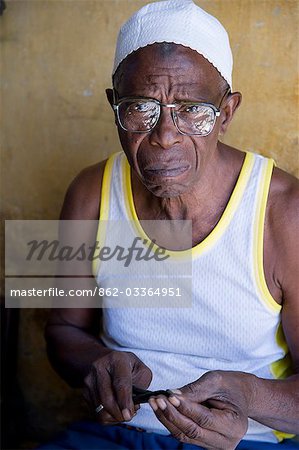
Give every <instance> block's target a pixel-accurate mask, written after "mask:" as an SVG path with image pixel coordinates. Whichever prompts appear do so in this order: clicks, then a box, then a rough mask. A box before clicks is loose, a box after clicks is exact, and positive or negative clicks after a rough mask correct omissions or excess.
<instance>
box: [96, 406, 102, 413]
mask: <svg viewBox="0 0 299 450" xmlns="http://www.w3.org/2000/svg"><path fill="white" fill-rule="evenodd" d="M102 409H104V406H103V405H99V406H97V407H96V409H95V413H96V414H99V413H100V412H101V411H102Z"/></svg>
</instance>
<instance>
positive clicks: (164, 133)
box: [149, 106, 184, 149]
mask: <svg viewBox="0 0 299 450" xmlns="http://www.w3.org/2000/svg"><path fill="white" fill-rule="evenodd" d="M183 137H184V136H183V135H182V134H180V133H179V132H178V130H177V128H176V126H175V124H174V121H173V118H172V114H171V108H169V107H165V106H162V107H161V113H160V117H159V120H158V123H157V125H156V126H155V128H154V129H153V131H152V132H151V133H150V137H149V141H150V144H151V145H152V146H154V147H155V146H156V147H161V148H164V149H168V148H171V147H173V146H174V145H175V144H178V143H180V142H181V141H182V139H183Z"/></svg>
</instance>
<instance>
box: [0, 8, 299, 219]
mask: <svg viewBox="0 0 299 450" xmlns="http://www.w3.org/2000/svg"><path fill="white" fill-rule="evenodd" d="M145 3H146V2H145V1H137V0H21V1H18V0H17V1H16V0H8V1H7V9H6V11H5V13H4V15H3V16H2V18H1V19H0V20H1V29H0V33H1V34H0V36H1V60H0V61H1V72H2V79H3V81H2V88H1V89H2V90H1V112H2V114H3V116H4V117H3V119H4V127H3V132H4V133H3V135H4V136H3V138H4V139H3V149H2V154H3V159H2V175H3V185H4V186H5V200H4V204H3V209H4V215H5V216H6V217H7V218H26V219H29V218H38V219H39V218H56V217H57V215H58V212H59V209H60V206H61V202H62V199H63V195H64V192H65V189H66V187H67V186H68V184H69V182H70V181H71V179H72V178H73V177H74V176H75V175H76V174H77V172H78V171H79V170H80V169H81V168H83V167H84V166H86V165H89V164H91V163H94V162H96V161H98V160H101V159H103V158H105V157H106V156H107V155H109V154H110V153H111V152H113V151H116V150H117V149H118V148H119V143H118V140H117V136H116V132H115V127H114V124H113V117H112V112H111V111H110V108H109V106H108V105H107V102H106V99H105V93H104V89H105V87H108V86H110V71H111V67H112V60H113V51H114V44H115V40H116V35H117V31H118V28H119V26H120V24H121V23H122V22H123V21H124V20H125V19H126V18H127V17H128V16H129V15H130V14H131V13H132V12H133V11H135V10H136V9H137V8H138V7H140V6H142V5H144V4H145ZM197 3H198V4H199V5H201V6H202V7H204V8H205V9H206V10H207V11H208V12H210V13H212V14H215V15H216V16H217V17H218V18H219V19H220V21H222V23H223V24H224V25H225V26H226V28H227V29H228V30H229V33H230V37H231V45H232V49H233V53H234V57H235V70H234V87H235V89H236V90H240V91H241V92H242V93H243V96H244V98H243V105H242V107H241V109H240V110H239V111H238V114H237V117H236V119H235V123H234V124H233V125H232V127H231V129H230V131H229V133H228V135H227V136H226V138H225V140H226V142H228V143H230V144H232V145H234V146H236V147H239V148H242V149H244V150H247V149H254V150H256V151H258V152H262V153H264V154H266V155H272V156H273V157H275V159H276V161H277V163H278V165H279V166H281V167H283V168H284V169H286V170H287V171H289V172H291V173H294V174H295V173H297V174H298V143H297V140H296V139H297V126H298V98H297V97H296V94H297V91H296V72H297V66H298V59H297V54H298V40H297V37H298V36H297V19H298V2H297V1H296V0H287V1H286V0H283V1H276V0H242V1H239V0H232V1H231V0H216V1H215V0H214V1H213V0H198V1H197Z"/></svg>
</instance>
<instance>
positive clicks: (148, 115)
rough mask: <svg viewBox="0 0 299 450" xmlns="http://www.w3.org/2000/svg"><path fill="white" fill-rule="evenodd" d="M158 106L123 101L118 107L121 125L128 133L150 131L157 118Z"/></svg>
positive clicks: (150, 103) (152, 103) (148, 102)
mask: <svg viewBox="0 0 299 450" xmlns="http://www.w3.org/2000/svg"><path fill="white" fill-rule="evenodd" d="M159 112H160V106H159V105H158V104H157V103H155V102H151V101H134V102H132V101H125V102H122V103H121V104H120V105H119V110H118V114H119V119H120V122H121V125H122V126H123V127H124V128H125V129H126V130H128V131H150V130H151V129H152V128H153V127H154V126H155V125H156V123H157V120H158V118H159Z"/></svg>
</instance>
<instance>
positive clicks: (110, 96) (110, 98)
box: [106, 89, 113, 107]
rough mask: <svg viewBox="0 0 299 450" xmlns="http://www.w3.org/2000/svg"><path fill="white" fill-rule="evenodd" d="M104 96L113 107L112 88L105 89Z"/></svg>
mask: <svg viewBox="0 0 299 450" xmlns="http://www.w3.org/2000/svg"><path fill="white" fill-rule="evenodd" d="M106 96H107V100H108V102H109V103H110V106H111V107H113V89H106Z"/></svg>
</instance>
